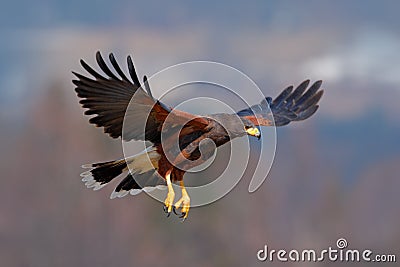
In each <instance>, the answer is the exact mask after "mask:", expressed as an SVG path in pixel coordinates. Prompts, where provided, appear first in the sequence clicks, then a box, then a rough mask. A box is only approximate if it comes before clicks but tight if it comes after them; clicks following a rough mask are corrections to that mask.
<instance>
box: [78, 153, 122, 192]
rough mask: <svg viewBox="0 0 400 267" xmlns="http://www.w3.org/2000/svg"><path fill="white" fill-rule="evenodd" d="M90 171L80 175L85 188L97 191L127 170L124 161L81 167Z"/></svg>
mask: <svg viewBox="0 0 400 267" xmlns="http://www.w3.org/2000/svg"><path fill="white" fill-rule="evenodd" d="M82 167H83V168H90V170H88V171H85V172H83V173H81V177H83V178H82V182H85V185H86V187H87V188H93V190H99V189H101V188H103V187H104V186H105V185H107V184H108V183H109V182H111V180H112V179H114V178H115V177H117V176H118V175H120V174H121V173H123V172H124V171H126V170H127V169H128V166H127V165H126V162H125V159H120V160H115V161H107V162H100V163H93V164H87V165H83V166H82Z"/></svg>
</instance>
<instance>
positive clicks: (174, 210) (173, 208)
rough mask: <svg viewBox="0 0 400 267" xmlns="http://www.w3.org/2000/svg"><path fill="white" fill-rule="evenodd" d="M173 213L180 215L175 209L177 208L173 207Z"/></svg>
mask: <svg viewBox="0 0 400 267" xmlns="http://www.w3.org/2000/svg"><path fill="white" fill-rule="evenodd" d="M172 211H173V212H174V213H175V215H179V214H178V213H177V211H176V209H175V206H172Z"/></svg>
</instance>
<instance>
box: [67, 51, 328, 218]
mask: <svg viewBox="0 0 400 267" xmlns="http://www.w3.org/2000/svg"><path fill="white" fill-rule="evenodd" d="M96 61H97V64H98V66H99V67H100V69H101V70H102V72H103V74H101V73H99V72H98V71H96V70H94V69H93V68H91V67H90V66H89V65H88V64H87V63H86V62H85V61H83V60H81V61H80V63H81V65H82V67H83V68H84V69H85V70H86V71H87V72H88V73H89V74H90V75H91V76H92V77H87V76H84V75H82V74H79V73H76V72H73V74H74V75H75V76H76V77H77V79H76V80H73V83H74V84H75V86H76V88H75V91H76V93H77V95H78V97H79V98H81V100H80V101H79V102H80V103H81V104H82V107H83V108H85V109H87V110H85V112H84V114H85V115H94V116H92V117H91V118H90V120H89V122H90V123H92V124H94V125H96V126H97V127H103V128H104V132H105V133H107V134H109V135H110V136H111V137H112V138H122V139H124V140H125V141H130V140H141V141H149V142H151V143H152V146H150V147H148V148H147V149H146V150H145V151H143V152H142V153H139V154H138V155H135V156H133V157H127V158H123V159H119V160H115V161H108V162H101V163H93V164H87V165H83V167H84V168H89V170H87V171H85V172H84V173H82V174H81V176H82V177H83V178H82V181H83V182H85V185H86V186H87V187H88V188H93V189H94V190H98V189H101V188H103V187H104V186H105V185H107V184H108V183H109V182H110V181H111V180H113V179H114V178H116V177H117V176H119V175H120V174H122V173H127V176H126V177H125V178H124V179H123V180H122V181H121V182H120V183H119V184H118V186H117V187H116V188H115V190H114V191H113V192H112V194H111V198H116V197H123V196H125V195H127V194H128V193H130V194H131V195H135V194H137V193H139V192H141V191H151V190H154V189H155V188H161V187H164V188H165V187H167V189H168V193H167V197H166V199H165V201H164V207H163V208H164V211H165V212H166V213H167V216H169V215H170V214H171V212H172V211H174V213H175V214H177V215H179V216H180V217H181V218H183V220H185V219H186V218H187V216H188V212H189V209H190V197H189V195H188V193H187V191H186V189H185V186H184V182H183V178H184V174H185V170H188V169H190V168H192V167H194V166H191V162H198V160H199V159H200V162H204V161H205V160H207V156H204V155H202V153H201V152H200V150H199V144H200V142H201V141H202V140H205V139H211V140H212V141H213V142H214V144H215V146H216V147H219V146H222V145H223V144H225V143H227V142H229V141H231V140H232V139H234V138H238V137H243V136H246V135H249V136H254V137H257V138H258V139H259V138H260V136H261V133H260V131H259V129H258V126H274V125H275V126H283V125H287V124H289V123H290V122H292V121H301V120H305V119H307V118H309V117H310V116H311V115H313V114H314V113H315V112H316V111H317V109H318V107H319V106H318V102H319V100H320V98H321V96H322V94H323V90H320V87H321V83H322V82H321V81H317V82H315V83H313V84H312V85H311V86H309V85H310V81H309V80H306V81H304V82H302V83H301V84H300V85H299V86H297V87H296V88H295V89H294V87H293V86H289V87H287V88H286V89H284V90H283V91H282V92H281V93H280V94H279V95H278V96H277V97H276V98H275V99H272V98H271V97H266V98H265V99H263V100H262V101H261V103H260V104H258V105H254V106H252V107H250V108H247V109H243V110H241V111H239V112H237V113H234V114H226V113H220V114H211V115H206V116H205V115H204V116H200V115H194V114H190V113H187V112H184V111H179V110H176V109H172V108H170V107H168V106H166V105H165V104H163V103H161V102H160V101H159V100H157V99H155V98H154V97H153V96H152V94H151V90H150V86H149V83H148V81H147V78H146V76H144V78H143V85H142V84H141V83H140V81H139V79H138V75H137V74H136V71H135V67H134V65H133V62H132V59H131V57H130V56H128V57H127V65H128V70H129V76H130V79H129V78H128V76H127V75H126V74H125V73H124V72H123V71H122V70H121V68H120V66H119V65H118V63H117V61H116V59H115V57H114V55H113V54H112V53H111V54H109V61H110V62H111V65H112V67H113V70H111V69H110V68H109V66H108V65H107V64H106V62H105V61H104V59H103V57H102V55H101V54H100V52H97V53H96ZM134 95H135V97H134V98H132V97H133V96H134ZM131 99H132V101H131ZM130 102H131V103H130ZM128 105H133V107H135V106H137V107H139V108H137V109H134V114H130V115H129V116H130V118H131V119H130V120H129V125H124V129H126V131H125V130H124V134H123V123H124V116H125V115H126V112H127V109H128ZM271 113H272V114H271ZM271 115H272V116H271ZM167 117H169V119H168V120H167V121H169V123H168V124H167V123H166V118H167ZM272 117H273V119H272ZM143 122H145V125H144V127H143V129H141V127H136V124H138V125H139V124H140V125H143ZM221 122H223V123H221ZM177 126H179V127H177ZM162 133H163V134H164V133H165V134H166V136H167V139H166V140H164V142H162V140H161V135H162ZM176 140H178V143H179V149H178V151H175V152H174V153H173V155H174V156H173V158H172V160H171V159H170V158H169V159H168V158H167V157H166V153H167V152H170V151H169V150H173V148H172V143H174V141H176ZM215 146H214V147H213V148H214V149H215ZM204 154H208V153H204ZM211 154H212V153H211ZM144 158H146V159H149V160H143V159H144ZM139 181H141V182H139ZM177 182H179V185H180V188H181V191H182V197H181V198H180V199H179V200H178V201H177V202H175V203H174V198H175V193H174V189H173V187H172V183H177Z"/></svg>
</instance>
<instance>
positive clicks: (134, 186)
mask: <svg viewBox="0 0 400 267" xmlns="http://www.w3.org/2000/svg"><path fill="white" fill-rule="evenodd" d="M165 187H166V186H165V180H164V179H162V177H161V176H160V175H159V174H158V173H157V171H156V170H150V171H147V172H145V173H136V174H134V177H133V176H132V175H131V174H130V173H129V174H128V176H126V177H125V178H124V179H123V180H122V181H121V182H120V183H119V184H118V186H117V187H116V188H115V190H114V191H113V192H112V193H111V196H110V198H111V199H113V198H117V197H118V198H121V197H124V196H126V195H128V194H131V195H137V194H139V193H141V192H142V191H145V192H151V191H153V190H155V189H160V190H162V189H165Z"/></svg>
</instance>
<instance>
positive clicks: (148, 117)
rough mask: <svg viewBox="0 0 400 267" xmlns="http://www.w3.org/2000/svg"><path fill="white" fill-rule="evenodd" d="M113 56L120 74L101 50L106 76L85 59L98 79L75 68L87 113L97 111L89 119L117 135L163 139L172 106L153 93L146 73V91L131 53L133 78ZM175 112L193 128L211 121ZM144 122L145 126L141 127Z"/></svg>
mask: <svg viewBox="0 0 400 267" xmlns="http://www.w3.org/2000/svg"><path fill="white" fill-rule="evenodd" d="M109 59H110V62H111V64H112V66H113V67H114V71H115V72H116V74H115V73H114V72H112V71H111V70H110V69H109V68H108V66H107V64H106V63H105V61H104V59H103V58H102V56H101V54H100V52H97V53H96V61H97V64H98V65H99V67H100V69H101V70H102V71H103V72H104V74H105V75H106V76H103V75H101V74H99V73H98V72H97V71H95V70H94V69H92V68H91V67H90V66H89V65H88V64H86V62H84V61H83V60H81V61H80V62H81V65H82V67H83V68H84V69H85V70H86V71H87V72H88V73H90V74H91V75H92V76H93V77H94V79H93V78H88V77H85V76H83V75H81V74H78V73H76V72H73V74H75V76H76V77H77V78H78V80H73V83H74V84H75V85H76V88H75V91H76V92H77V94H78V97H80V98H82V99H81V100H80V101H79V103H81V104H82V106H83V107H84V108H87V109H88V110H86V111H85V115H95V116H94V117H92V118H91V119H90V120H89V122H90V123H92V124H95V125H96V126H98V127H104V132H105V133H107V134H109V135H110V136H111V137H113V138H118V137H123V139H124V140H126V141H129V140H132V139H133V140H145V141H151V142H153V143H157V142H160V135H161V134H160V131H161V127H162V124H163V122H164V120H165V119H166V117H167V116H168V115H170V114H171V111H172V110H171V109H170V108H169V107H167V106H165V105H164V104H162V103H161V102H160V101H158V100H156V99H154V98H153V97H152V95H151V91H150V87H149V84H148V82H147V78H146V76H145V77H144V85H145V86H144V88H145V89H146V91H145V90H143V88H142V87H141V84H140V82H139V79H138V76H137V74H136V71H135V67H134V65H133V62H132V59H131V57H130V56H128V58H127V64H128V70H129V74H130V78H131V79H132V81H130V80H129V79H128V77H127V76H126V75H125V74H124V72H123V71H122V70H121V68H120V67H119V65H118V63H117V61H116V60H115V58H114V55H113V54H110V55H109ZM133 96H134V98H133V99H132V97H133ZM131 99H132V102H131V104H130V105H129V103H130V101H131ZM128 105H129V112H128V113H127V108H128ZM131 107H132V108H131ZM126 113H127V114H126ZM125 115H127V116H129V124H128V125H126V126H125V128H124V134H122V129H123V122H124V116H125ZM171 115H172V116H173V117H172V119H173V121H174V122H176V124H179V123H185V122H187V121H190V122H189V123H188V124H189V125H191V126H192V127H193V128H202V127H205V126H206V125H207V123H208V122H207V120H205V119H203V118H200V117H196V116H195V115H192V114H190V113H186V112H183V111H177V110H174V111H173V112H172V114H171ZM144 122H145V125H144V127H140V125H143V123H144ZM122 135H123V136H122Z"/></svg>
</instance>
